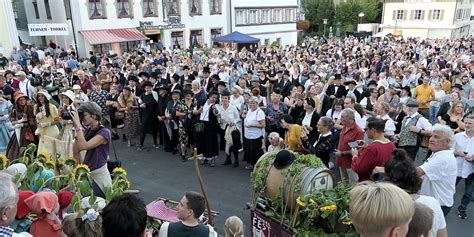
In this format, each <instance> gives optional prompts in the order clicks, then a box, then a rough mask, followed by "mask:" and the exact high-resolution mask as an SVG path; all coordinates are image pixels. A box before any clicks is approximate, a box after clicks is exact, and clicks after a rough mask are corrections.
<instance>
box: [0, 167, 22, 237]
mask: <svg viewBox="0 0 474 237" xmlns="http://www.w3.org/2000/svg"><path fill="white" fill-rule="evenodd" d="M17 203H18V189H17V187H16V186H15V184H14V183H13V182H12V176H10V175H9V174H7V173H5V172H0V215H1V216H0V236H2V237H10V236H14V233H13V229H11V228H10V227H9V226H10V224H11V223H12V222H13V220H15V215H16V208H17Z"/></svg>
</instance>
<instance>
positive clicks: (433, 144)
mask: <svg viewBox="0 0 474 237" xmlns="http://www.w3.org/2000/svg"><path fill="white" fill-rule="evenodd" d="M454 141H455V140H454V132H453V130H452V129H451V128H450V127H448V126H446V125H441V124H436V125H434V126H433V128H432V130H431V136H430V141H429V145H428V149H430V150H431V151H432V152H433V154H432V155H431V156H430V157H429V158H428V160H427V161H426V162H425V163H424V164H423V165H421V166H419V167H417V171H418V175H419V176H420V177H422V179H423V182H422V184H421V189H420V194H421V195H427V196H432V197H434V198H436V199H437V200H438V201H439V203H440V204H441V209H442V210H443V213H444V215H445V216H446V215H447V214H448V213H449V211H450V210H451V207H452V206H453V204H454V193H455V191H456V175H457V165H456V158H454V152H453V150H451V147H453V146H454Z"/></svg>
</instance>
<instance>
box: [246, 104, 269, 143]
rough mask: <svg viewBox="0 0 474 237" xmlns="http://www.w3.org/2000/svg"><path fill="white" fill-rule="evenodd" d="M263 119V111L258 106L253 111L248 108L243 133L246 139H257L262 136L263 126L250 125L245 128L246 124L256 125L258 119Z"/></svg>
mask: <svg viewBox="0 0 474 237" xmlns="http://www.w3.org/2000/svg"><path fill="white" fill-rule="evenodd" d="M262 120H265V113H264V112H263V110H261V109H260V108H257V109H256V110H255V111H252V110H249V111H248V112H247V116H246V117H245V120H244V128H245V130H244V135H245V138H247V139H257V138H259V137H262V136H263V128H256V127H251V128H247V127H246V125H250V126H257V125H258V124H259V122H258V121H262Z"/></svg>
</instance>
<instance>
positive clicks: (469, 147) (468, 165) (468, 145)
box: [454, 132, 474, 178]
mask: <svg viewBox="0 0 474 237" xmlns="http://www.w3.org/2000/svg"><path fill="white" fill-rule="evenodd" d="M454 138H455V139H454V140H455V142H456V143H455V145H454V151H456V152H467V155H468V156H471V155H474V137H468V136H467V135H466V132H460V133H457V134H456V135H455V136H454ZM456 163H457V176H458V177H462V178H467V176H469V175H470V174H472V173H474V162H469V161H466V160H465V159H464V158H463V157H458V156H457V157H456Z"/></svg>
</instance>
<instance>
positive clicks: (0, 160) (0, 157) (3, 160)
mask: <svg viewBox="0 0 474 237" xmlns="http://www.w3.org/2000/svg"><path fill="white" fill-rule="evenodd" d="M9 162H10V161H9V160H8V158H7V157H6V156H5V155H4V154H0V165H1V167H0V170H3V169H6V168H7V166H8V163H9Z"/></svg>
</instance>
